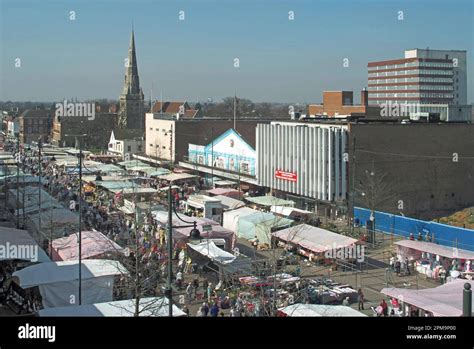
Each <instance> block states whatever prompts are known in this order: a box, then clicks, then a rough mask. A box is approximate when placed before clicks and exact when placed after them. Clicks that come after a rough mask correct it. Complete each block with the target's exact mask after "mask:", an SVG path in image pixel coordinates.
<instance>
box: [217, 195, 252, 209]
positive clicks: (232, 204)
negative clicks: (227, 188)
mask: <svg viewBox="0 0 474 349" xmlns="http://www.w3.org/2000/svg"><path fill="white" fill-rule="evenodd" d="M212 198H216V199H218V200H220V202H221V204H222V206H224V208H225V209H229V210H235V209H236V208H239V207H244V206H245V203H244V202H243V201H240V200H237V199H233V198H231V197H228V196H224V195H216V196H212Z"/></svg>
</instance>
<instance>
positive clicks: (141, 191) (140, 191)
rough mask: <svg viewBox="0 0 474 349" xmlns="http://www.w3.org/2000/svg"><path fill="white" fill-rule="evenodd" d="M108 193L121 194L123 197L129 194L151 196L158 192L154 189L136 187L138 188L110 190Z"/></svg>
mask: <svg viewBox="0 0 474 349" xmlns="http://www.w3.org/2000/svg"><path fill="white" fill-rule="evenodd" d="M110 191H111V192H112V193H114V194H116V193H122V194H124V195H131V194H153V193H158V190H156V189H154V188H143V187H138V188H125V189H120V188H116V189H110Z"/></svg>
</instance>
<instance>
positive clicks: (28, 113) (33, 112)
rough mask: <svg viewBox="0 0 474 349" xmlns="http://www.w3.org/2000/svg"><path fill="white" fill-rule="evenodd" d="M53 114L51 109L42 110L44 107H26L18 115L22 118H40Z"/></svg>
mask: <svg viewBox="0 0 474 349" xmlns="http://www.w3.org/2000/svg"><path fill="white" fill-rule="evenodd" d="M50 115H53V112H52V111H51V110H44V109H27V110H25V111H24V112H23V113H21V115H20V117H23V118H41V117H48V116H50Z"/></svg>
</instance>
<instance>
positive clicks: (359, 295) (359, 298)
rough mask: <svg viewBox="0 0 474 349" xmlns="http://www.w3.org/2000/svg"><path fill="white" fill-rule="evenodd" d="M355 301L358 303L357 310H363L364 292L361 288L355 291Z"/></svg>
mask: <svg viewBox="0 0 474 349" xmlns="http://www.w3.org/2000/svg"><path fill="white" fill-rule="evenodd" d="M357 301H358V303H359V310H364V301H365V299H364V292H362V288H359V291H357Z"/></svg>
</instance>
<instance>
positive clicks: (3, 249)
mask: <svg viewBox="0 0 474 349" xmlns="http://www.w3.org/2000/svg"><path fill="white" fill-rule="evenodd" d="M12 259H21V260H29V261H31V262H41V263H43V262H50V261H51V260H50V259H49V257H48V256H47V255H46V253H45V252H44V251H43V249H42V248H41V247H39V246H38V244H37V243H36V241H35V240H34V239H33V238H32V237H31V235H30V234H28V232H27V231H26V230H19V229H14V228H9V227H0V261H2V260H12Z"/></svg>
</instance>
